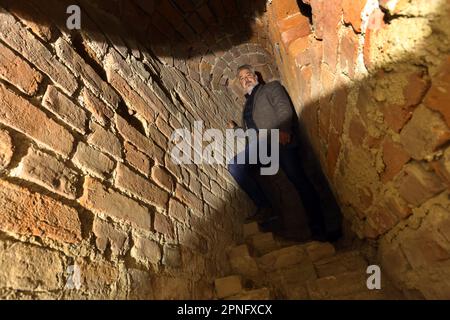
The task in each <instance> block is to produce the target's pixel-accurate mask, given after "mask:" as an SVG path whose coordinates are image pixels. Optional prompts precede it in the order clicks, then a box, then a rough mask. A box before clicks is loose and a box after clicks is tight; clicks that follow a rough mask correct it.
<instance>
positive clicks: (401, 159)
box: [381, 138, 411, 183]
mask: <svg viewBox="0 0 450 320" xmlns="http://www.w3.org/2000/svg"><path fill="white" fill-rule="evenodd" d="M409 159H411V157H410V156H409V154H408V153H407V152H406V151H405V150H403V148H402V147H401V145H399V144H398V143H395V142H393V141H392V139H390V138H386V139H385V140H384V143H383V161H384V164H385V165H386V168H385V170H384V172H383V174H382V176H381V180H382V181H383V182H384V183H386V182H388V181H390V180H392V178H394V177H395V176H396V175H397V174H398V173H399V172H400V170H402V168H403V166H404V165H405V164H406V163H407V162H408V161H409Z"/></svg>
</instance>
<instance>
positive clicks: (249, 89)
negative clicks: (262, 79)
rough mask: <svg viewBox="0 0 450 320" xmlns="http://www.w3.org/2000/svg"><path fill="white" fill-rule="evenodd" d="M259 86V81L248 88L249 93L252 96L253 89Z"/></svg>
mask: <svg viewBox="0 0 450 320" xmlns="http://www.w3.org/2000/svg"><path fill="white" fill-rule="evenodd" d="M257 85H258V81H256V83H255V84H253V85H251V86H250V87H247V93H248V94H252V91H253V89H255V87H256V86H257Z"/></svg>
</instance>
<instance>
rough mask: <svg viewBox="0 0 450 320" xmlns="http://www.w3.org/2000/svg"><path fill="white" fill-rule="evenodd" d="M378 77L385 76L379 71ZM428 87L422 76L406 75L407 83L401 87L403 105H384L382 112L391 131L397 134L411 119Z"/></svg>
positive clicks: (417, 74) (415, 74)
mask: <svg viewBox="0 0 450 320" xmlns="http://www.w3.org/2000/svg"><path fill="white" fill-rule="evenodd" d="M380 76H381V77H382V78H385V77H386V74H385V73H384V72H383V71H381V72H380ZM428 87H429V85H428V82H427V81H426V80H425V79H424V78H423V74H421V73H411V74H408V75H407V81H406V84H405V86H404V87H403V96H404V103H403V104H394V105H387V104H386V105H385V106H384V107H383V110H382V111H383V115H384V120H385V121H386V123H387V124H388V125H389V127H391V128H392V130H394V131H396V132H399V131H400V130H401V129H402V128H403V127H404V126H405V124H406V123H407V122H408V121H409V120H410V119H411V117H412V115H413V112H414V109H415V108H416V106H417V105H419V104H420V103H421V102H422V100H423V98H424V96H425V94H426V92H427V90H428Z"/></svg>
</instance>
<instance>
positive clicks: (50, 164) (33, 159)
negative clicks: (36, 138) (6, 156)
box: [12, 148, 79, 199]
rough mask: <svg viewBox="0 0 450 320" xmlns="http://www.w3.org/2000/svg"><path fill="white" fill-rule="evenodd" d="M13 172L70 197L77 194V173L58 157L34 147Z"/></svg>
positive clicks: (74, 196) (73, 197)
mask: <svg viewBox="0 0 450 320" xmlns="http://www.w3.org/2000/svg"><path fill="white" fill-rule="evenodd" d="M12 174H13V175H14V176H17V177H19V178H21V179H24V180H27V181H31V182H33V183H36V184H38V185H40V186H43V187H44V188H46V189H48V190H50V191H52V192H55V193H57V194H60V195H62V196H64V197H67V198H69V199H75V198H76V196H77V187H76V186H77V184H78V180H79V176H78V175H77V173H76V172H75V171H74V170H72V169H70V168H68V167H67V166H66V165H65V164H64V163H62V162H61V161H59V160H57V159H56V158H54V157H52V156H50V155H48V154H46V153H43V152H41V151H38V150H36V149H34V148H30V149H29V150H28V154H27V155H26V156H25V157H24V158H23V159H22V161H21V162H20V164H19V166H18V167H17V168H16V169H14V171H13V172H12Z"/></svg>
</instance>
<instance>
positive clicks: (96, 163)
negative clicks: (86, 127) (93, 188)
mask: <svg viewBox="0 0 450 320" xmlns="http://www.w3.org/2000/svg"><path fill="white" fill-rule="evenodd" d="M72 161H73V163H75V165H76V166H78V167H80V168H81V169H83V170H86V171H87V172H89V173H90V174H92V175H94V176H96V177H99V178H105V177H106V176H107V175H108V174H110V173H111V172H112V170H113V169H114V162H113V161H112V160H111V159H109V158H108V157H107V156H106V155H104V154H103V153H101V152H100V151H97V150H95V149H94V148H92V147H91V146H89V145H87V144H85V143H84V142H80V143H79V144H78V147H77V151H76V152H75V154H74V155H73V160H72Z"/></svg>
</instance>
